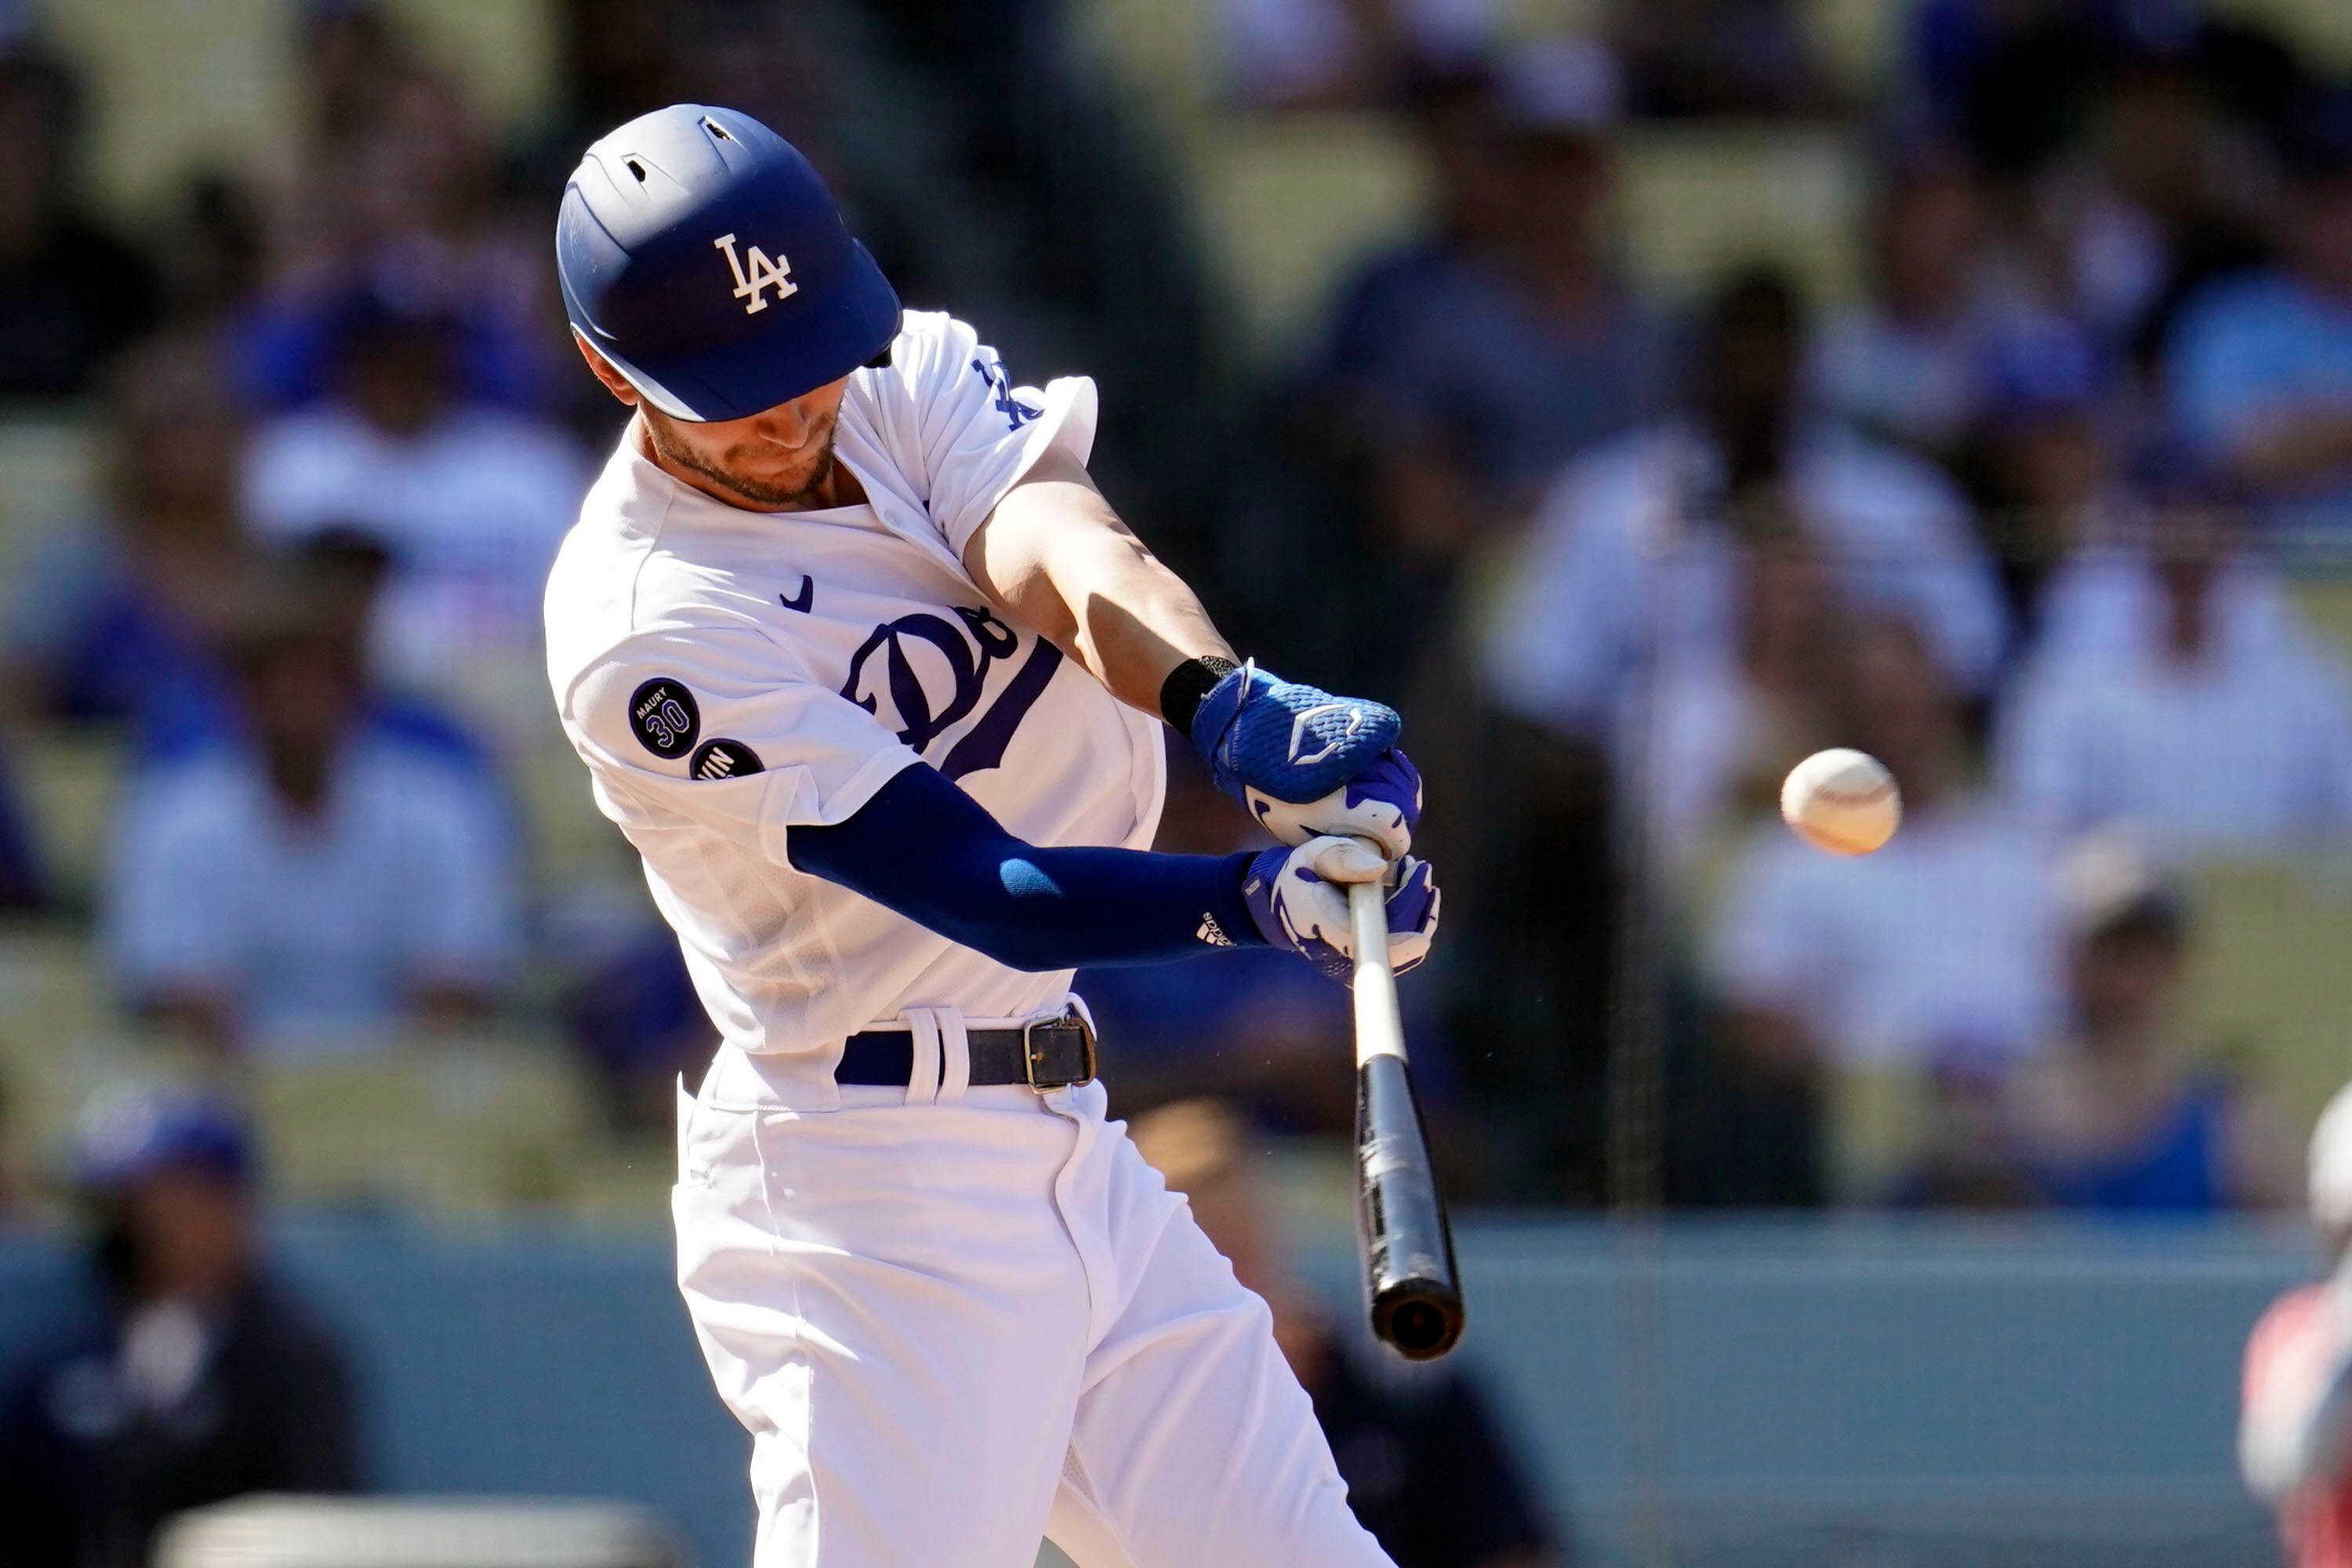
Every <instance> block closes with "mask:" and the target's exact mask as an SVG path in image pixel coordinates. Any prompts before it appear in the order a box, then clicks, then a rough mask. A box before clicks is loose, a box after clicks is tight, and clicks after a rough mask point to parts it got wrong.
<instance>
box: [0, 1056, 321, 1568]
mask: <svg viewBox="0 0 2352 1568" xmlns="http://www.w3.org/2000/svg"><path fill="white" fill-rule="evenodd" d="M78 1158H79V1167H80V1168H79V1172H78V1175H79V1179H80V1183H81V1185H82V1188H83V1191H84V1193H85V1194H86V1195H87V1197H88V1199H89V1204H90V1205H91V1207H92V1210H93V1214H94V1217H95V1219H96V1221H97V1235H96V1237H95V1243H96V1246H95V1248H94V1256H93V1258H92V1263H93V1265H94V1271H95V1274H96V1279H95V1280H94V1283H95V1285H96V1286H97V1292H96V1294H95V1296H94V1298H93V1299H91V1300H89V1302H88V1304H87V1305H86V1306H85V1307H84V1308H83V1309H82V1310H81V1311H80V1312H79V1315H78V1318H77V1320H76V1321H72V1322H70V1323H68V1324H66V1325H62V1326H61V1328H60V1331H58V1333H57V1334H56V1336H55V1337H54V1342H52V1343H50V1344H48V1345H46V1346H44V1347H43V1348H42V1349H40V1350H39V1351H38V1352H37V1353H35V1354H34V1355H33V1356H31V1357H30V1358H29V1360H28V1361H27V1362H26V1363H23V1364H20V1365H19V1366H17V1367H16V1368H15V1369H14V1371H13V1375H11V1376H10V1378H9V1380H8V1391H7V1393H6V1395H5V1403H0V1563H5V1564H7V1565H8V1568H143V1565H144V1564H145V1563H147V1561H148V1555H147V1546H148V1542H149V1539H150V1538H151V1537H152V1534H153V1533H154V1531H155V1530H156V1528H157V1526H159V1525H160V1524H162V1523H163V1521H164V1520H166V1519H168V1518H170V1517H171V1516H172V1515H173V1514H175V1513H178V1512H180V1511H182V1510H185V1509H190V1508H196V1507H201V1506H203V1505H205V1504H206V1503H213V1502H220V1501H223V1500H227V1499H229V1498H233V1497H240V1496H244V1495H246V1494H247V1493H252V1492H265V1491H266V1492H337V1491H350V1490H353V1489H357V1488H358V1487H359V1486H360V1484H361V1463H360V1457H359V1431H358V1420H357V1417H356V1414H355V1411H354V1409H353V1395H352V1380H351V1373H350V1371H349V1369H348V1367H347V1365H346V1362H345V1357H344V1353H343V1352H342V1350H341V1347H340V1346H339V1345H338V1344H337V1343H336V1342H335V1339H334V1337H333V1336H332V1335H331V1333H330V1332H329V1331H327V1330H325V1329H324V1328H323V1327H321V1326H320V1324H319V1323H318V1322H317V1321H314V1320H313V1318H312V1317H311V1315H310V1310H309V1309H308V1308H307V1307H305V1306H304V1305H303V1304H302V1303H301V1302H300V1301H299V1300H297V1299H295V1298H294V1296H292V1295H291V1294H290V1293H289V1291H288V1290H287V1289H285V1287H284V1286H282V1285H281V1284H279V1283H278V1280H277V1279H275V1278H274V1277H273V1275H272V1272H271V1270H270V1269H269V1268H268V1264H267V1262H266V1261H265V1260H264V1258H262V1256H261V1247H260V1238H259V1237H258V1235H257V1225H256V1220H255V1215H254V1194H253V1188H254V1170H253V1152H252V1146H251V1142H250V1138H249V1135H248V1134H247V1131H246V1129H245V1127H244V1125H243V1123H242V1121H240V1120H239V1118H238V1117H237V1115H236V1112H235V1111H233V1110H230V1109H229V1108H228V1107H227V1106H226V1105H225V1104H223V1103H222V1102H220V1101H219V1100H215V1099H213V1098H211V1097H210V1096H208V1095H204V1094H199V1093H195V1092H194V1091H190V1090H184V1089H130V1090H125V1091H121V1092H118V1093H115V1094H110V1095H107V1096H101V1097H100V1099H99V1100H96V1101H94V1102H93V1103H92V1105H91V1107H90V1110H89V1113H88V1114H87V1115H86V1116H85V1117H84V1119H83V1123H82V1127H81V1131H80V1134H79V1155H78Z"/></svg>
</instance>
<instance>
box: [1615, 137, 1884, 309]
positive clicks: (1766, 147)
mask: <svg viewBox="0 0 2352 1568" xmlns="http://www.w3.org/2000/svg"><path fill="white" fill-rule="evenodd" d="M1863 173H1864V172H1863V168H1862V165H1861V163H1860V160H1859V158H1858V157H1857V155H1856V153H1855V150H1854V149H1853V146H1852V145H1851V144H1850V143H1849V142H1848V141H1847V140H1846V139H1845V138H1843V136H1841V135H1839V134H1838V133H1837V132H1834V131H1830V130H1811V129H1806V128H1802V127H1789V126H1780V127H1775V128H1773V129H1771V130H1769V131H1765V130H1762V129H1759V128H1757V127H1752V126H1725V127H1711V126H1710V127H1690V128H1680V127H1675V128H1664V127H1649V128H1643V129H1641V130H1637V131H1634V132H1630V133H1629V134H1628V135H1627V138H1626V149H1625V171H1624V192H1625V221H1626V226H1627V228H1628V231H1629V232H1630V233H1631V234H1632V235H1633V237H1634V249H1633V267H1634V270H1635V271H1636V272H1637V273H1638V274H1639V275H1640V276H1641V277H1643V279H1646V280H1647V281H1648V282H1649V283H1650V284H1651V285H1652V286H1653V287H1654V288H1655V289H1659V290H1661V291H1663V292H1664V293H1667V294H1670V295H1671V294H1678V293H1686V292H1689V291H1692V290H1695V289H1699V288H1703V287H1704V286H1705V285H1706V284H1707V283H1708V282H1709V281H1711V280H1712V279H1715V278H1717V277H1719V276H1720V275H1721V274H1722V273H1723V272H1724V270H1725V269H1726V268H1727V267H1733V266H1738V265H1740V264H1742V263H1745V262H1750V261H1769V262H1774V263H1777V264H1779V265H1780V266H1783V267H1786V268H1789V269H1790V271H1791V272H1793V273H1794V274H1795V275H1796V277H1797V279H1798V280H1799V281H1800V282H1801V283H1802V284H1803V285H1804V286H1805V287H1806V289H1809V290H1810V291H1811V294H1812V296H1813V298H1814V299H1815V300H1816V301H1817V302H1818V301H1826V300H1840V299H1843V298H1846V297H1847V296H1849V295H1851V294H1852V293H1853V291H1854V289H1855V287H1856V279H1857V278H1858V276H1859V272H1860V258H1859V257H1858V256H1857V255H1856V253H1855V247H1854V245H1853V235H1854V232H1855V217H1856V213H1857V209H1858V208H1859V206H1860V204H1861V200H1862V192H1863Z"/></svg>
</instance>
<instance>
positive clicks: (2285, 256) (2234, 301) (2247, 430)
mask: <svg viewBox="0 0 2352 1568" xmlns="http://www.w3.org/2000/svg"><path fill="white" fill-rule="evenodd" d="M2283 151H2284V161H2285V167H2286V173H2287V175H2288V187H2287V190H2286V193H2285V198H2284V201H2283V202H2282V203H2281V204H2280V210H2279V224H2278V244H2279V260H2278V264H2277V265H2276V266H2275V267H2273V268H2266V269H2263V270H2262V271H2259V272H2255V273H2252V274H2250V275H2247V276H2245V277H2243V278H2240V279H2232V280H2230V281H2226V282H2222V283H2218V284H2215V285H2214V286H2213V287H2212V288H2211V289H2209V290H2208V291H2207V292H2206V294H2205V295H2204V296H2203V298H2202V299H2201V300H2199V301H2197V302H2196V303H2194V304H2193V305H2191V306H2190V307H2189V310H2188V311H2187V312H2186V313H2185V314H2184V316H2183V318H2182V320H2181V321H2180V324H2179V328H2178V329H2177V331H2175V333H2174V336H2173V339H2172V342H2171V346H2170V352H2169V355H2168V358H2169V371H2170V378H2169V379H2170V395H2171V402H2172V407H2173V413H2174V415H2175V416H2176V418H2177V419H2178V420H2179V424H2180V426H2182V428H2183V429H2184V430H2185V431H2186V432H2187V433H2188V434H2189V437H2191V438H2192V439H2194V440H2195V441H2196V442H2198V443H2199V444H2200V446H2201V447H2203V448H2204V449H2205V451H2206V452H2207V453H2208V454H2209V455H2210V457H2211V458H2213V459H2215V460H2216V461H2217V462H2219V463H2220V464H2221V465H2223V466H2224V467H2226V468H2228V469H2230V470H2231V471H2232V472H2233V473H2234V474H2236V475H2237V476H2238V477H2239V478H2240V479H2242V481H2244V482H2245V483H2246V484H2247V485H2248V486H2249V487H2251V488H2252V489H2253V491H2254V492H2255V493H2256V494H2258V495H2260V496H2262V497H2263V498H2264V504H2263V509H2262V510H2263V517H2264V520H2265V521H2267V523H2268V524H2269V525H2270V526H2271V527H2272V528H2273V530H2274V531H2284V532H2288V533H2299V532H2304V531H2340V530H2342V529H2343V528H2345V527H2346V526H2347V525H2352V89H2335V90H2331V91H2328V92H2326V93H2324V94H2321V95H2318V96H2316V97H2315V98H2314V99H2313V100H2311V101H2310V102H2309V103H2308V104H2307V105H2306V106H2305V108H2304V109H2303V110H2302V112H2301V113H2299V114H2298V115H2297V116H2296V117H2295V123H2294V127H2293V130H2292V132H2291V133H2290V134H2289V135H2287V136H2286V137H2285V138H2284V148H2283Z"/></svg>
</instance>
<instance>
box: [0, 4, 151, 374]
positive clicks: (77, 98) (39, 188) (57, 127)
mask: <svg viewBox="0 0 2352 1568" xmlns="http://www.w3.org/2000/svg"><path fill="white" fill-rule="evenodd" d="M82 109H83V103H82V90H81V84H80V83H79V82H78V81H77V80H75V79H74V78H73V76H72V75H71V74H70V73H69V72H68V70H67V69H66V68H65V67H64V66H63V65H62V64H60V63H59V62H58V61H57V60H56V59H53V58H50V57H49V56H47V55H46V54H43V53H41V52H39V51H38V50H37V49H35V48H33V47H28V46H16V47H9V46H7V45H6V44H5V42H0V145H5V146H6V147H7V148H8V149H9V156H8V157H7V158H5V159H4V160H0V399H5V398H12V397H65V396H71V395H76V394H79V393H81V392H84V391H86V390H88V388H89V385H90V383H91V380H92V378H93V377H95V376H96V374H98V372H99V371H100V369H102V368H103V367H104V365H105V363H106V362H107V360H108V359H109V358H110V356H111V355H113V354H114V353H116V352H117V351H118V350H120V349H121V347H122V346H123V345H124V344H126V343H128V342H131V340H132V339H133V338H135V337H137V336H138V335H139V334H140V333H142V332H143V331H146V330H147V329H148V328H149V327H150V326H152V324H153V323H154V321H155V319H156V315H157V313H158V311H159V310H160V309H161V305H162V289H161V285H160V284H159V282H158V281H157V279H156V275H155V270H154V268H153V267H152V265H151V264H150V263H149V262H148V260H147V259H146V258H144V257H142V255H140V254H139V252H138V251H136V250H134V249H132V248H131V247H130V246H129V245H127V244H125V243H124V242H123V241H122V240H121V239H119V238H117V237H114V236H113V235H111V234H109V233H108V232H107V231H106V230H105V229H104V228H102V227H100V226H99V225H98V224H97V223H96V222H95V221H94V220H92V219H91V218H90V217H89V216H88V215H86V214H85V213H84V212H83V211H82V210H81V208H80V206H79V205H78V202H77V199H76V196H75V193H74V188H73V184H74V175H75V172H76V171H75V167H74V163H75V156H76V153H78V152H79V142H80V138H81V130H82Z"/></svg>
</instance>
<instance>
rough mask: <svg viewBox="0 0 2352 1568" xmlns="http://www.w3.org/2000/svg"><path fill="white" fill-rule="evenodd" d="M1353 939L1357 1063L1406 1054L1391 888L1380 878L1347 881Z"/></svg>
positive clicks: (1350, 935)
mask: <svg viewBox="0 0 2352 1568" xmlns="http://www.w3.org/2000/svg"><path fill="white" fill-rule="evenodd" d="M1348 926H1349V946H1351V947H1353V948H1354V949H1355V966H1356V973H1355V997H1356V1063H1357V1065H1358V1066H1362V1065H1363V1063H1364V1062H1365V1061H1366V1060H1367V1059H1368V1058H1372V1057H1378V1056H1386V1057H1396V1058H1402V1057H1403V1056H1404V1020H1403V1017H1402V1015H1401V1014H1400V1013H1399V1012H1398V1010H1397V988H1396V972H1395V971H1394V970H1392V969H1391V968H1390V967H1389V910H1388V889H1387V888H1386V886H1384V885H1383V884H1382V883H1380V882H1350V883H1349V884H1348Z"/></svg>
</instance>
